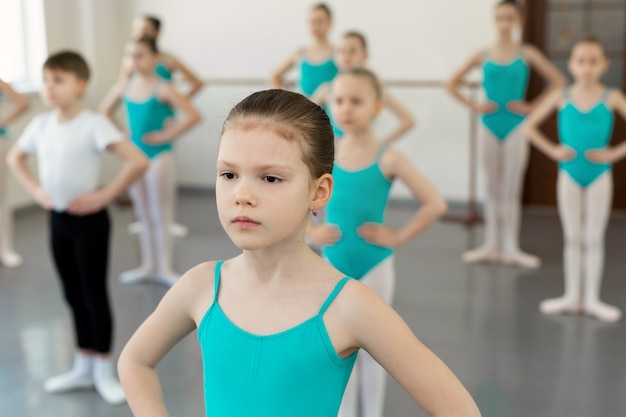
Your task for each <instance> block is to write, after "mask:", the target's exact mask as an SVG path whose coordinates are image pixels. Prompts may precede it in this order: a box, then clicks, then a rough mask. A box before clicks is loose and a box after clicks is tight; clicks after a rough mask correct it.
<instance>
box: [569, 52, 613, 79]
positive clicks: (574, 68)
mask: <svg viewBox="0 0 626 417" xmlns="http://www.w3.org/2000/svg"><path fill="white" fill-rule="evenodd" d="M567 66H568V69H569V71H570V73H571V74H572V75H573V76H574V79H575V80H576V81H578V82H586V83H588V82H599V81H600V78H601V77H602V75H603V74H604V73H605V72H606V70H607V69H608V67H609V60H608V59H607V58H606V56H605V55H604V51H603V50H602V47H601V46H600V45H597V44H595V43H592V42H581V43H578V44H576V45H574V49H572V55H571V56H570V59H569V61H568V63H567Z"/></svg>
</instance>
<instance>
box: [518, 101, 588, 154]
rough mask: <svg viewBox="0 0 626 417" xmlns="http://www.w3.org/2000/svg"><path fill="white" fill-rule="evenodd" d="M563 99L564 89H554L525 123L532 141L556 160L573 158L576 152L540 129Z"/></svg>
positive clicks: (526, 131) (525, 132)
mask: <svg viewBox="0 0 626 417" xmlns="http://www.w3.org/2000/svg"><path fill="white" fill-rule="evenodd" d="M562 100H563V91H562V90H554V91H552V92H551V93H550V94H549V95H548V96H547V97H546V98H545V99H544V100H543V101H542V102H541V103H539V105H538V106H537V107H536V108H535V109H534V110H533V111H532V112H531V113H530V114H529V115H528V117H527V118H526V122H525V124H524V134H525V135H527V136H528V138H529V139H530V142H531V143H532V144H533V145H535V146H536V147H537V149H539V150H540V151H541V152H543V153H544V154H546V156H548V157H549V158H551V159H553V160H555V161H563V160H568V159H572V158H573V157H574V156H575V155H576V154H575V152H574V151H573V150H572V149H570V148H568V147H565V146H562V145H559V144H555V143H553V142H551V141H550V140H549V139H548V138H547V137H546V136H545V135H544V134H543V133H542V132H541V130H539V127H540V126H541V124H542V123H543V122H544V121H545V120H546V119H547V118H548V116H549V115H550V114H552V112H554V111H555V110H556V109H557V108H558V106H559V104H560V103H561V101H562Z"/></svg>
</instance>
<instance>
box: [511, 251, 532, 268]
mask: <svg viewBox="0 0 626 417" xmlns="http://www.w3.org/2000/svg"><path fill="white" fill-rule="evenodd" d="M502 263H503V264H504V265H508V266H518V267H520V268H527V269H537V268H539V267H540V266H541V259H540V258H539V257H537V256H535V255H530V254H528V253H524V252H521V251H517V252H512V253H505V254H504V256H503V257H502Z"/></svg>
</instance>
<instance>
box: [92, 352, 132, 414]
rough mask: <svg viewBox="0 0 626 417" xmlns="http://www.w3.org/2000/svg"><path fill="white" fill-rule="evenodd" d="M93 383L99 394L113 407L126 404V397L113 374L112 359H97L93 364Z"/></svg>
mask: <svg viewBox="0 0 626 417" xmlns="http://www.w3.org/2000/svg"><path fill="white" fill-rule="evenodd" d="M93 381H94V385H95V387H96V391H98V394H100V396H101V397H102V399H104V401H106V402H107V403H109V404H111V405H119V404H123V403H125V402H126V395H125V394H124V390H123V389H122V386H121V385H120V382H119V381H118V379H117V377H116V376H115V373H114V372H113V362H112V361H111V359H103V358H95V359H94V364H93Z"/></svg>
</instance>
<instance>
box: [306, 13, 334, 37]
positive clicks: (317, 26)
mask: <svg viewBox="0 0 626 417" xmlns="http://www.w3.org/2000/svg"><path fill="white" fill-rule="evenodd" d="M309 30H310V31H311V35H313V37H314V38H317V39H324V38H326V35H327V34H328V31H329V30H330V17H329V16H328V14H326V12H325V11H324V10H322V9H315V10H312V11H311V15H310V16H309Z"/></svg>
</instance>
